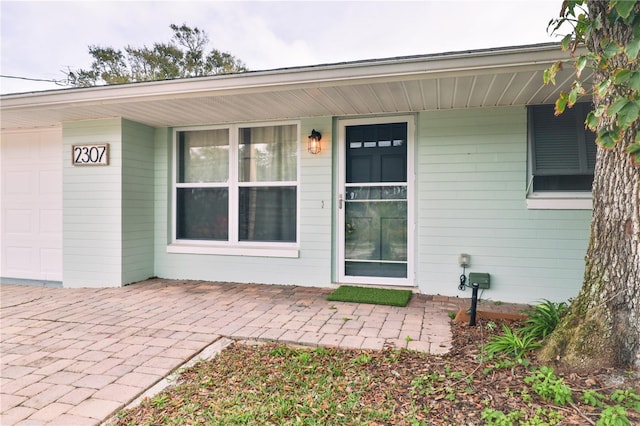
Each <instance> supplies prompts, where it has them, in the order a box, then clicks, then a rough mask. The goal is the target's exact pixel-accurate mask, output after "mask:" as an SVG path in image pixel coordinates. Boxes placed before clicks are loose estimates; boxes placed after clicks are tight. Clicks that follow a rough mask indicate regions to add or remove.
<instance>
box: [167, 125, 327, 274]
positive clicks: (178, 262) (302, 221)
mask: <svg viewBox="0 0 640 426" xmlns="http://www.w3.org/2000/svg"><path fill="white" fill-rule="evenodd" d="M331 126H332V121H331V118H321V119H313V120H311V119H310V120H302V121H301V124H300V157H299V158H300V165H299V175H300V190H299V193H298V194H299V198H298V204H299V210H300V216H299V218H298V219H299V229H300V232H299V246H300V250H299V253H300V255H299V257H298V258H278V257H257V256H225V255H209V254H178V253H167V244H168V243H170V241H171V224H172V220H173V218H172V215H173V212H172V206H171V195H172V184H173V182H172V167H173V166H172V164H173V163H172V159H171V155H172V144H173V141H172V132H171V130H169V129H158V130H157V131H156V145H155V147H156V151H155V159H156V161H155V163H156V170H155V182H156V186H155V191H156V203H155V217H156V225H155V241H156V247H155V272H156V275H157V276H160V277H164V278H174V279H201V280H210V281H220V282H243V283H248V282H252V283H264V284H293V285H307V286H327V285H328V284H330V282H331V261H332V259H331V253H332V251H331V247H332V243H331V232H332V231H331V208H332V205H331V198H332V197H331V185H332V182H331V158H332V152H331V141H332V135H331ZM313 128H315V129H316V130H319V131H320V132H321V133H322V152H321V153H320V154H318V155H311V154H309V153H308V152H307V149H306V145H307V135H309V133H311V130H312V129H313Z"/></svg>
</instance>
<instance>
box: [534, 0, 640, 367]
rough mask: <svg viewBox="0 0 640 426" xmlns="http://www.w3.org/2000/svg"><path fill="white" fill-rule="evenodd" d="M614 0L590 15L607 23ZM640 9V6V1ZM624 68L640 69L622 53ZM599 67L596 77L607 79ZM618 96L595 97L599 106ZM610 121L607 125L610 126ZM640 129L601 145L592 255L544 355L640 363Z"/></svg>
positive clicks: (606, 29) (613, 33)
mask: <svg viewBox="0 0 640 426" xmlns="http://www.w3.org/2000/svg"><path fill="white" fill-rule="evenodd" d="M608 3H609V2H607V1H594V0H591V1H589V13H590V16H591V17H592V18H591V19H595V17H596V16H600V17H602V21H603V22H607V19H606V18H605V16H606V8H607V6H608ZM636 9H638V10H639V11H640V7H639V6H638V5H636ZM630 31H631V28H630V27H628V26H623V25H621V24H618V23H616V24H613V25H610V23H606V24H605V25H603V27H602V29H600V30H598V31H595V32H593V33H592V35H591V38H590V39H589V40H587V44H588V47H589V50H590V51H597V49H600V45H599V41H600V40H601V38H602V36H603V35H607V36H609V37H612V38H613V39H614V40H618V41H620V42H624V41H625V40H628V37H629V34H630ZM620 61H621V62H624V63H621V64H618V65H619V66H624V67H628V68H631V69H638V64H637V62H636V63H635V64H631V65H630V64H628V63H626V60H625V59H624V58H620ZM607 77H608V75H607V72H606V71H603V70H596V73H595V75H594V81H595V82H596V83H597V82H599V81H602V80H603V79H605V78H607ZM602 102H610V99H608V98H606V97H605V98H602V99H599V98H597V97H594V104H595V106H596V108H597V106H598V105H599V104H600V103H602ZM608 124H609V122H607V120H606V119H604V120H601V122H600V124H599V127H600V126H608ZM639 130H640V123H639V122H638V121H636V123H634V125H633V129H632V131H631V132H629V131H628V132H626V134H625V136H624V138H623V140H622V141H621V142H620V143H618V144H617V145H616V147H615V148H614V149H611V150H605V149H602V148H600V147H598V153H597V158H596V167H595V176H594V181H593V191H592V192H593V216H592V220H591V236H590V239H589V246H588V248H587V254H586V257H585V273H584V281H583V285H582V289H581V291H580V293H579V295H578V297H577V298H576V299H575V300H574V301H573V303H572V304H571V307H570V309H569V312H568V314H567V316H566V317H565V318H564V319H563V320H562V321H561V323H560V324H559V325H558V327H557V328H556V330H555V331H554V332H553V333H552V335H551V336H550V337H549V340H548V341H547V342H546V344H545V346H544V347H543V349H542V350H541V352H540V358H541V360H543V361H547V362H557V363H558V366H560V367H565V368H568V369H571V370H576V371H585V370H591V371H592V370H593V369H597V368H601V367H633V366H635V367H640V178H639V177H640V169H639V168H638V167H637V166H635V165H634V164H633V163H632V162H631V160H630V156H629V154H627V153H626V151H625V149H626V147H627V146H628V145H629V144H630V143H631V142H632V139H631V138H632V137H633V135H634V134H635V132H637V131H639Z"/></svg>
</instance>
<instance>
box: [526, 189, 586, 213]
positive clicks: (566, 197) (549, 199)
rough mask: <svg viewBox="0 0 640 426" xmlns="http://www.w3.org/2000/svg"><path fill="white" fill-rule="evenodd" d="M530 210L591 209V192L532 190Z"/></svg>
mask: <svg viewBox="0 0 640 426" xmlns="http://www.w3.org/2000/svg"><path fill="white" fill-rule="evenodd" d="M527 209H529V210H591V209H593V198H592V196H591V192H532V193H531V194H529V196H528V197H527Z"/></svg>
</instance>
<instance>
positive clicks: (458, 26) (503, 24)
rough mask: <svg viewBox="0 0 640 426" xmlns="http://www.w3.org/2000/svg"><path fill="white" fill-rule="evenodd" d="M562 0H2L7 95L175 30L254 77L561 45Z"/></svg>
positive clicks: (48, 85)
mask: <svg viewBox="0 0 640 426" xmlns="http://www.w3.org/2000/svg"><path fill="white" fill-rule="evenodd" d="M561 4H562V0H502V1H489V0H464V1H460V0H439V1H435V0H422V1H226V2H223V1H188V0H187V1H125V0H121V1H92V0H85V1H65V2H57V1H10V0H2V1H0V35H1V45H0V47H1V61H0V74H1V75H3V76H13V77H21V79H19V78H5V77H3V78H0V93H2V94H8V93H22V92H30V91H40V90H51V89H61V88H64V86H61V85H59V84H55V83H52V82H36V81H30V80H25V79H22V78H28V79H42V80H63V79H64V78H65V76H66V74H65V71H67V70H69V69H71V70H77V69H81V68H84V69H86V68H89V67H90V65H91V56H90V55H89V53H88V47H89V46H90V45H99V46H109V47H114V48H117V49H122V48H124V47H126V46H127V45H130V46H134V47H142V46H144V45H146V46H151V45H153V43H155V42H169V40H170V39H171V35H172V31H171V29H170V28H169V26H170V25H171V24H177V25H181V24H183V23H184V24H187V25H189V26H191V27H198V28H200V29H202V30H204V31H205V32H206V33H207V34H208V36H209V39H210V44H209V50H210V49H212V48H216V49H218V50H221V51H224V52H229V53H231V54H232V55H234V56H235V57H236V58H238V59H240V60H242V61H243V62H244V63H245V65H246V66H247V67H248V68H249V69H250V70H252V71H256V70H270V69H278V68H286V67H294V66H305V65H319V64H329V63H337V62H345V61H355V60H362V59H381V58H389V57H397V56H407V55H420V54H432V53H444V52H453V51H466V50H474V49H484V48H493V47H505V46H519V45H526V44H535V43H547V42H557V41H559V38H558V37H557V36H550V35H549V34H548V33H547V24H548V22H549V20H550V19H552V18H555V17H557V16H558V13H559V11H560V6H561Z"/></svg>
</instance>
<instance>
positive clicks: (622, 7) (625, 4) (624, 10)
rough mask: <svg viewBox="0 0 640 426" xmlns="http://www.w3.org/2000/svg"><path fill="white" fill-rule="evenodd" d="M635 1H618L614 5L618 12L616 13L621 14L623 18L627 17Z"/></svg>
mask: <svg viewBox="0 0 640 426" xmlns="http://www.w3.org/2000/svg"><path fill="white" fill-rule="evenodd" d="M635 3H636V2H635V1H628V0H627V1H618V2H616V4H615V7H616V12H618V15H620V16H622V17H623V18H628V17H629V14H630V13H631V11H632V10H633V7H634V6H635Z"/></svg>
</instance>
